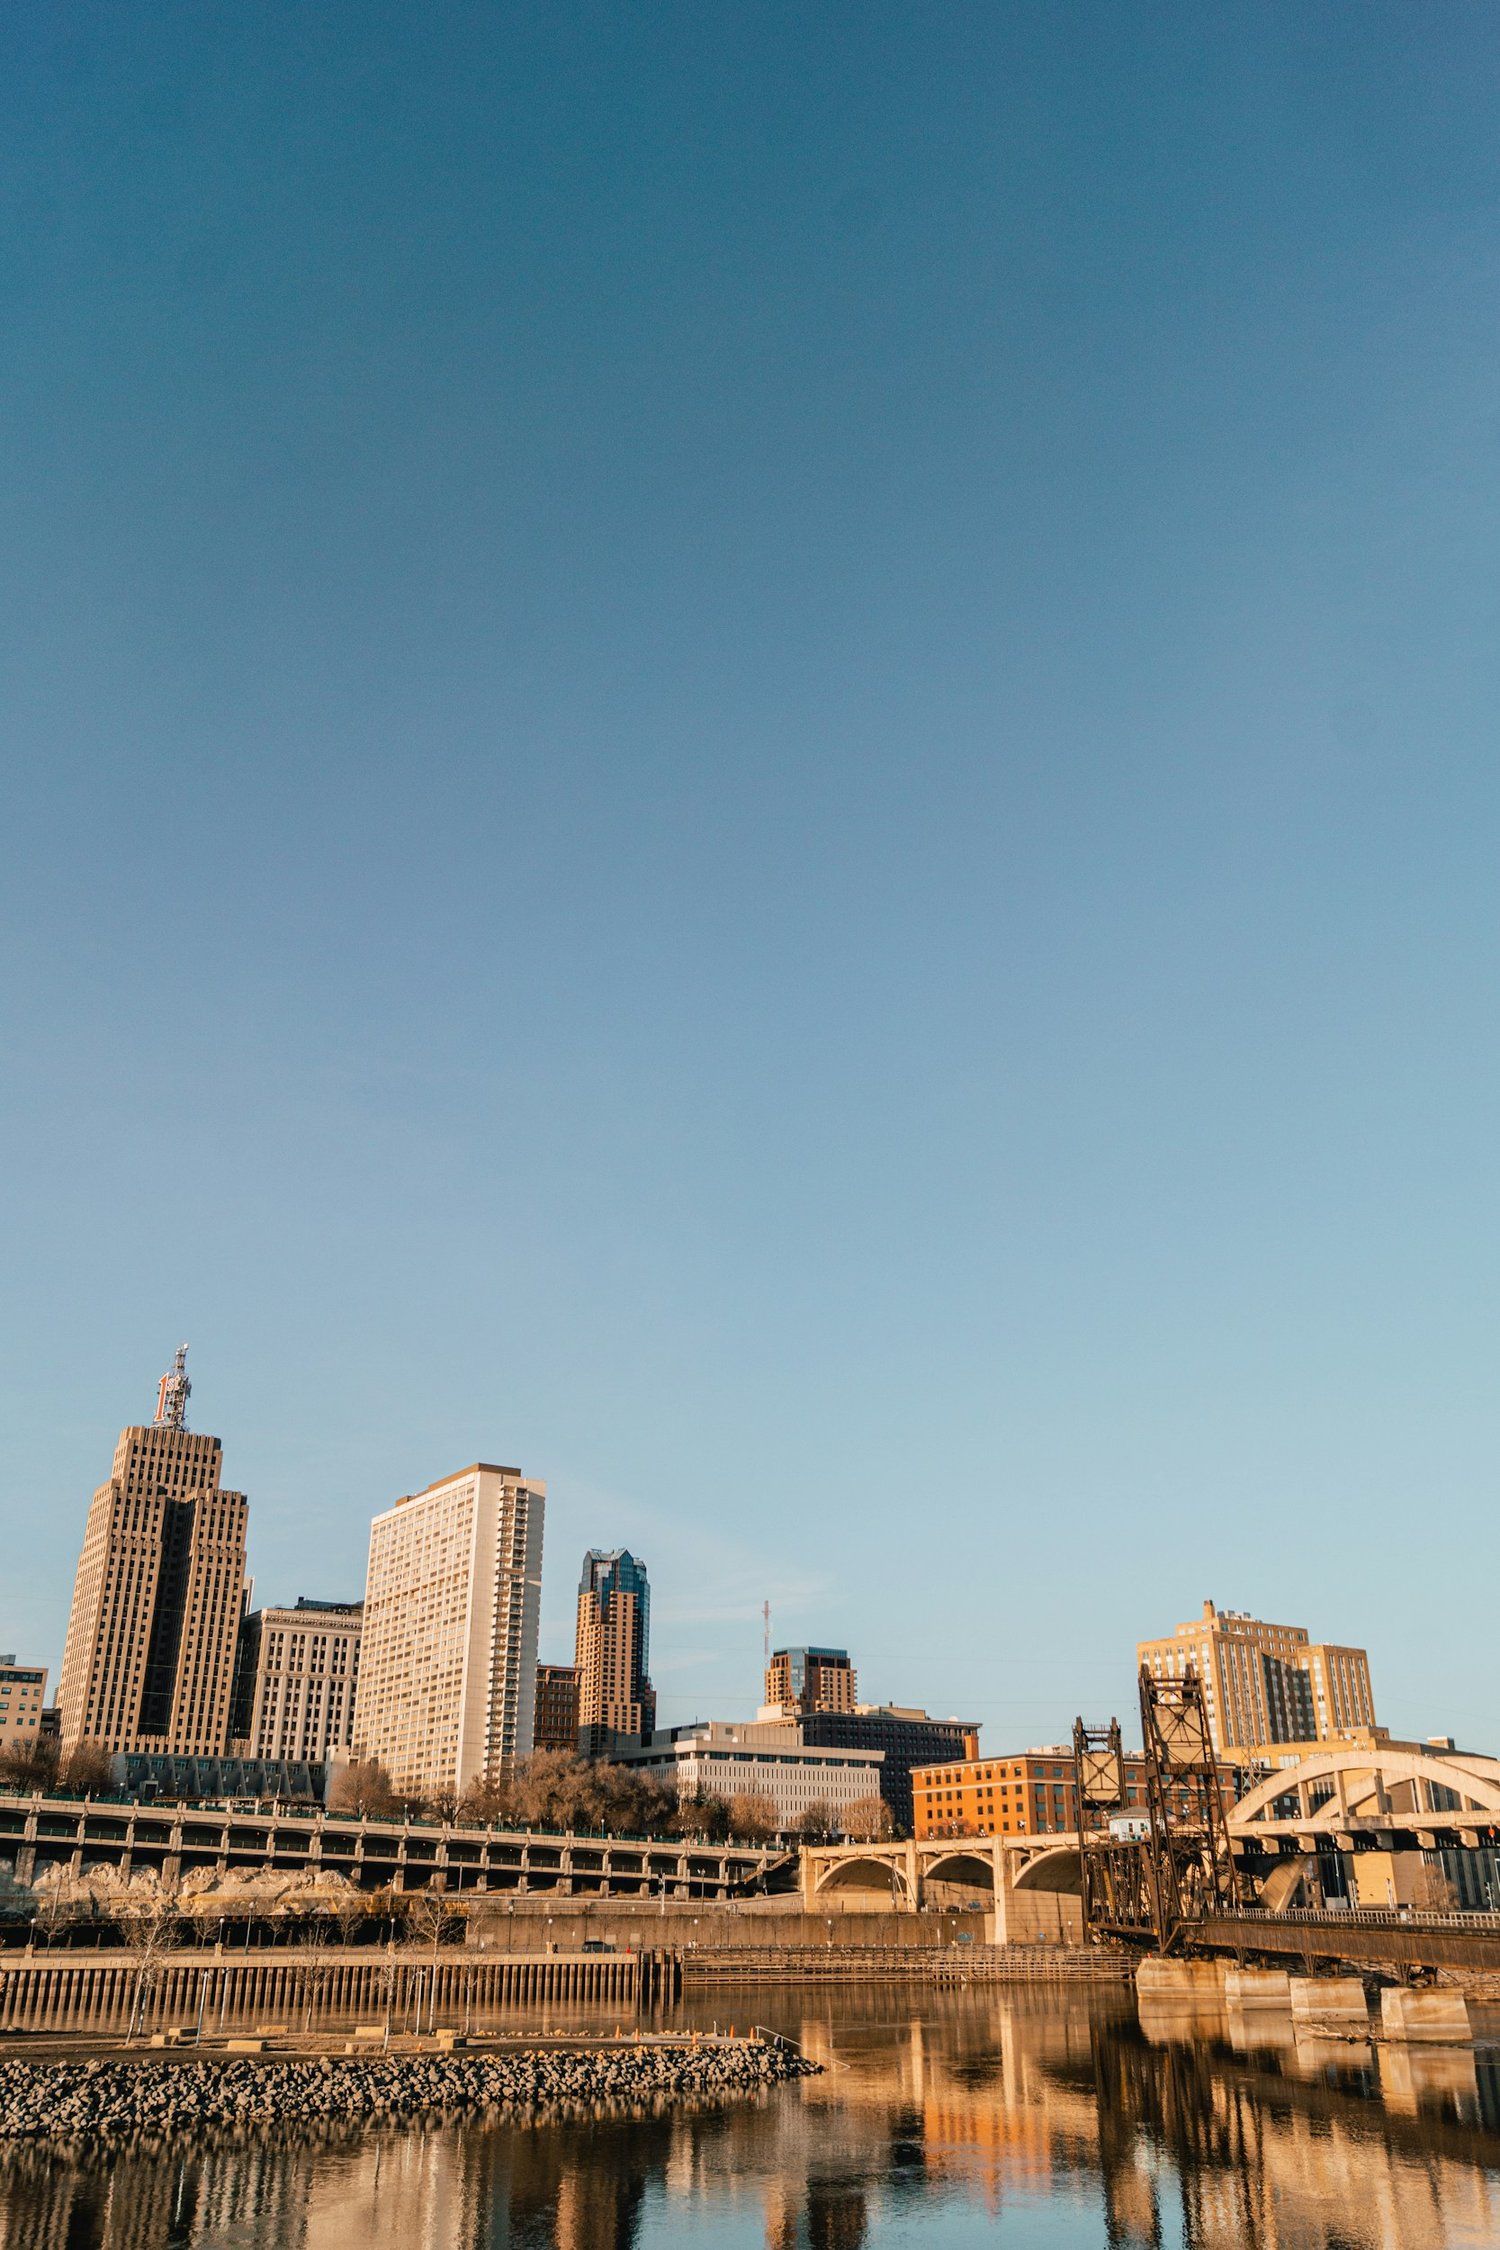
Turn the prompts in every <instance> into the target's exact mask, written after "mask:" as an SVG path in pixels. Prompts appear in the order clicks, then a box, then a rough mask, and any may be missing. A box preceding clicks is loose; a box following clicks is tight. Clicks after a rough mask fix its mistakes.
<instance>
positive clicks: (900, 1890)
mask: <svg viewBox="0 0 1500 2250" xmlns="http://www.w3.org/2000/svg"><path fill="white" fill-rule="evenodd" d="M808 1856H809V1858H811V1859H812V1861H813V1890H814V1893H815V1895H817V1896H821V1895H822V1894H823V1892H825V1891H868V1892H870V1893H871V1895H872V1896H875V1897H884V1898H886V1899H890V1898H891V1896H892V1895H893V1891H894V1894H895V1895H896V1896H898V1897H899V1898H901V1899H902V1900H903V1901H904V1900H906V1898H907V1895H908V1882H907V1871H906V1865H905V1859H904V1856H898V1855H897V1854H896V1853H895V1852H891V1853H889V1854H882V1853H881V1852H880V1851H879V1850H878V1849H876V1850H872V1851H868V1852H859V1853H840V1854H839V1856H838V1857H837V1858H834V1857H833V1856H832V1855H831V1854H829V1855H828V1856H827V1857H824V1856H823V1855H821V1854H817V1855H814V1854H809V1855H808Z"/></svg>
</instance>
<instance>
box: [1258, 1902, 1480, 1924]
mask: <svg viewBox="0 0 1500 2250" xmlns="http://www.w3.org/2000/svg"><path fill="white" fill-rule="evenodd" d="M1241 1917H1244V1918H1246V1919H1249V1918H1251V1917H1259V1918H1260V1919H1261V1920H1262V1921H1266V1922H1306V1923H1308V1924H1310V1925H1311V1926H1312V1927H1313V1928H1315V1929H1320V1930H1321V1929H1332V1928H1348V1927H1349V1926H1351V1925H1352V1926H1354V1927H1355V1928H1358V1929H1377V1930H1500V1913H1492V1912H1491V1911H1490V1910H1489V1909H1488V1908H1485V1907H1476V1908H1474V1909H1473V1911H1472V1912H1470V1913H1458V1914H1434V1913H1431V1912H1428V1911H1427V1910H1426V1909H1423V1910H1422V1911H1421V1912H1417V1913H1403V1912H1402V1910H1401V1908H1400V1907H1399V1906H1347V1907H1327V1906H1325V1907H1316V1906H1292V1907H1285V1908H1276V1907H1271V1906H1238V1907H1236V1908H1235V1918H1236V1919H1237V1920H1238V1919H1239V1918H1241Z"/></svg>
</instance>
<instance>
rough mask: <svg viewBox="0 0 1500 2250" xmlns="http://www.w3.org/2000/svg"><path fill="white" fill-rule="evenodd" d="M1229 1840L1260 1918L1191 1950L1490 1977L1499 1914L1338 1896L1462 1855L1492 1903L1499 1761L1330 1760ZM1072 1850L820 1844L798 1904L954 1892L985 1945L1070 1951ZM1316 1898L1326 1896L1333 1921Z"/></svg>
mask: <svg viewBox="0 0 1500 2250" xmlns="http://www.w3.org/2000/svg"><path fill="white" fill-rule="evenodd" d="M1228 1829H1229V1842H1230V1849H1231V1852H1232V1854H1233V1857H1234V1860H1235V1863H1236V1865H1237V1867H1238V1869H1239V1871H1240V1873H1241V1875H1242V1876H1243V1877H1245V1878H1246V1881H1247V1885H1253V1888H1254V1892H1255V1894H1256V1895H1257V1896H1258V1898H1259V1900H1260V1902H1261V1903H1260V1904H1259V1905H1258V1906H1257V1908H1256V1909H1255V1910H1253V1911H1251V1912H1248V1913H1245V1914H1243V1915H1232V1916H1231V1915H1224V1914H1222V1913H1220V1914H1216V1915H1214V1916H1212V1917H1211V1918H1209V1919H1208V1920H1206V1921H1205V1922H1204V1923H1203V1924H1202V1926H1201V1927H1198V1928H1196V1929H1195V1930H1194V1933H1193V1943H1194V1944H1201V1945H1202V1946H1203V1947H1204V1948H1205V1949H1207V1950H1211V1951H1212V1950H1220V1951H1227V1952H1236V1953H1240V1952H1251V1953H1267V1954H1274V1955H1278V1956H1281V1957H1290V1958H1297V1959H1310V1958H1314V1957H1322V1958H1328V1959H1342V1960H1350V1961H1356V1962H1361V1963H1367V1964H1370V1965H1377V1964H1389V1965H1391V1966H1397V1967H1399V1966H1413V1965H1426V1966H1431V1967H1446V1968H1453V1967H1458V1968H1469V1969H1474V1970H1483V1971H1489V1970H1497V1969H1500V1913H1489V1912H1478V1911H1474V1912H1463V1913H1446V1912H1434V1911H1427V1910H1424V1909H1422V1908H1419V1907H1414V1908H1411V1909H1401V1910H1399V1911H1391V1910H1387V1911H1378V1910H1377V1911H1373V1912H1371V1911H1366V1910H1364V1909H1363V1908H1362V1907H1360V1906H1359V1905H1357V1904H1356V1903H1354V1902H1353V1900H1352V1899H1351V1898H1350V1897H1349V1895H1348V1892H1349V1879H1350V1876H1351V1874H1352V1876H1353V1878H1354V1894H1353V1895H1354V1899H1357V1898H1358V1897H1359V1896H1360V1877H1361V1876H1362V1875H1363V1874H1364V1873H1366V1872H1367V1871H1372V1870H1378V1872H1379V1875H1380V1878H1381V1879H1382V1880H1383V1881H1385V1883H1386V1886H1387V1888H1388V1889H1390V1890H1392V1891H1394V1883H1393V1882H1392V1880H1391V1879H1390V1877H1389V1875H1388V1874H1387V1870H1389V1869H1392V1868H1395V1867H1398V1866H1399V1865H1400V1864H1401V1863H1402V1862H1403V1861H1405V1860H1410V1859H1413V1858H1414V1859H1416V1860H1419V1861H1420V1860H1425V1861H1433V1860H1436V1861H1437V1862H1438V1864H1439V1867H1440V1869H1444V1870H1445V1869H1448V1868H1451V1867H1453V1865H1454V1859H1455V1855H1467V1863H1468V1868H1469V1871H1470V1880H1469V1885H1468V1887H1469V1891H1470V1895H1471V1896H1477V1897H1480V1898H1483V1897H1484V1896H1485V1895H1486V1893H1487V1892H1489V1893H1492V1894H1493V1893H1494V1890H1495V1884H1496V1876H1497V1871H1500V1762H1497V1761H1496V1760H1494V1759H1491V1758H1476V1757H1471V1756H1465V1755H1461V1754H1455V1753H1453V1752H1445V1751H1438V1750H1435V1749H1434V1750H1433V1751H1431V1752H1425V1751H1414V1750H1412V1749H1411V1748H1409V1747H1402V1748H1394V1749H1390V1750H1382V1751H1380V1752H1378V1753H1377V1752H1372V1751H1371V1750H1369V1749H1368V1748H1360V1749H1344V1748H1336V1747H1333V1746H1329V1747H1328V1748H1325V1749H1320V1750H1318V1751H1317V1752H1315V1753H1314V1754H1312V1755H1310V1756H1309V1757H1307V1758H1306V1759H1304V1760H1303V1761H1301V1763H1300V1764H1299V1765H1298V1766H1297V1767H1295V1768H1293V1769H1290V1770H1288V1771H1283V1772H1278V1773H1275V1774H1272V1775H1270V1776H1268V1777H1267V1778H1266V1779H1265V1780H1264V1781H1262V1782H1261V1783H1259V1784H1258V1785H1257V1786H1256V1787H1255V1788H1254V1789H1252V1790H1251V1791H1249V1792H1248V1794H1247V1795H1246V1796H1245V1797H1243V1798H1242V1799H1241V1800H1240V1802H1239V1803H1238V1804H1237V1805H1235V1806H1234V1807H1232V1808H1231V1809H1230V1812H1229V1815H1228ZM1079 1841H1080V1840H1079V1838H1078V1836H1077V1835H1076V1834H1066V1835H1046V1836H1037V1835H1025V1836H1022V1835H1017V1836H1007V1835H1003V1834H1001V1835H991V1836H974V1837H951V1836H950V1837H929V1838H924V1839H922V1840H920V1841H916V1840H908V1841H905V1842H901V1843H887V1844H833V1845H820V1846H816V1847H813V1848H810V1849H808V1850H807V1851H805V1852H804V1854H803V1859H802V1896H803V1904H804V1906H805V1907H807V1908H808V1909H809V1910H810V1911H815V1912H816V1911H823V1912H827V1911H828V1910H829V1909H830V1908H835V1907H837V1908H841V1909H847V1908H858V1907H863V1908H865V1909H868V1908H869V1907H870V1906H871V1905H872V1904H876V1903H878V1904H880V1905H883V1906H890V1907H894V1908H896V1909H897V1910H898V1911H904V1912H917V1911H918V1910H920V1909H921V1908H922V1907H923V1906H925V1905H927V1904H929V1903H931V1902H932V1900H933V1898H934V1896H935V1895H938V1894H942V1895H948V1894H950V1893H951V1891H952V1889H953V1888H954V1887H959V1888H963V1889H966V1890H967V1891H969V1892H970V1893H971V1894H975V1895H978V1896H979V1897H980V1898H982V1901H983V1904H984V1906H985V1909H986V1912H987V1913H988V1914H989V1915H991V1916H992V1917H993V1921H992V1924H991V1928H990V1930H989V1931H988V1932H987V1934H989V1935H992V1937H993V1940H994V1942H995V1943H996V1944H1001V1945H1004V1944H1007V1943H1016V1942H1021V1943H1034V1942H1035V1941H1036V1940H1037V1939H1038V1938H1047V1937H1056V1938H1062V1939H1065V1940H1072V1941H1073V1942H1075V1943H1076V1942H1079V1941H1081V1939H1082V1936H1083V1923H1082V1913H1081V1903H1080V1901H1081V1890H1082V1869H1081V1863H1080V1849H1079ZM1459 1872H1460V1873H1463V1872H1464V1869H1463V1867H1460V1869H1459ZM1445 1879H1446V1877H1445ZM1330 1886H1333V1888H1334V1889H1335V1891H1336V1892H1338V1893H1339V1894H1340V1895H1337V1896H1336V1899H1335V1903H1334V1904H1333V1905H1332V1906H1329V1905H1328V1904H1327V1899H1328V1895H1329V1890H1330ZM1299 1901H1306V1903H1305V1904H1301V1905H1299V1904H1298V1902H1299ZM1496 1903H1497V1904H1500V1897H1497V1899H1496Z"/></svg>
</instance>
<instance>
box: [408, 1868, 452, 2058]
mask: <svg viewBox="0 0 1500 2250" xmlns="http://www.w3.org/2000/svg"><path fill="white" fill-rule="evenodd" d="M405 1905H406V1925H407V1928H408V1929H409V1930H410V1931H411V1932H412V1936H413V1939H414V1940H415V1941H416V1942H418V1943H421V1942H424V1941H425V1942H426V1944H427V1945H428V1946H429V1947H430V1949H431V1964H430V1973H429V1980H428V1995H427V2021H428V2024H429V2026H430V2027H431V2028H432V2029H434V2030H435V2029H436V2028H437V1973H438V1953H439V1950H440V1949H441V1947H442V1944H443V1941H444V1939H445V1938H447V1937H449V1936H450V1935H451V1933H452V1932H453V1931H454V1930H457V1929H461V1928H462V1927H463V1923H464V1913H463V1909H462V1908H461V1907H459V1906H456V1905H455V1904H454V1902H453V1900H452V1899H451V1898H450V1897H449V1896H448V1893H447V1892H446V1891H444V1890H440V1889H439V1888H438V1886H437V1884H436V1883H429V1884H428V1885H427V1886H426V1888H425V1889H424V1890H420V1891H413V1892H412V1893H411V1894H410V1896H409V1897H408V1898H407V1900H406V1901H405ZM421 2028H422V2016H421V2007H420V2001H419V2005H418V2010H417V2029H418V2030H419V2031H420V2030H421Z"/></svg>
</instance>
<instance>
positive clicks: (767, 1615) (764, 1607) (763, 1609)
mask: <svg viewBox="0 0 1500 2250" xmlns="http://www.w3.org/2000/svg"><path fill="white" fill-rule="evenodd" d="M760 1614H761V1622H762V1624H763V1625H764V1627H765V1644H766V1662H767V1664H769V1663H770V1661H771V1605H770V1603H769V1602H762V1603H761V1605H760Z"/></svg>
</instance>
